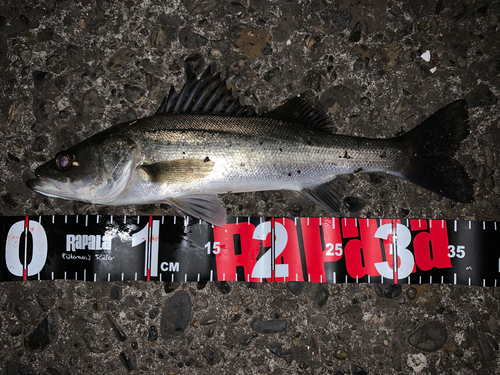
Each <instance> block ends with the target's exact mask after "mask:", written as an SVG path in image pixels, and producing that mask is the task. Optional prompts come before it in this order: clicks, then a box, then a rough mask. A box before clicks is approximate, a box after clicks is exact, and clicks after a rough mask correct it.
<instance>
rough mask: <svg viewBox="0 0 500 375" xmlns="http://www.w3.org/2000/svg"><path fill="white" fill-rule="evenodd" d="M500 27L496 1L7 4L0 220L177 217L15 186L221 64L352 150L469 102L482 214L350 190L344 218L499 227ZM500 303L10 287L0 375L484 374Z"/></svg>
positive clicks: (466, 158)
mask: <svg viewBox="0 0 500 375" xmlns="http://www.w3.org/2000/svg"><path fill="white" fill-rule="evenodd" d="M499 27H500V3H499V2H498V1H450V0H425V1H416V0H411V1H405V2H399V1H387V0H366V1H357V2H355V1H343V2H342V1H329V0H325V1H316V0H314V1H294V0H246V1H240V2H235V1H233V2H230V1H223V2H222V1H216V0H202V1H198V0H183V1H159V0H145V1H142V2H135V1H118V0H116V1H115V0H110V1H106V0H94V1H91V0H82V1H78V0H56V1H53V0H52V1H39V2H31V1H24V0H18V1H10V0H6V1H2V2H0V68H1V71H0V82H1V84H0V137H1V138H0V139H1V141H2V146H3V147H1V149H0V213H1V214H2V215H5V216H7V215H26V214H30V215H39V214H40V215H41V214H75V213H78V214H81V213H88V214H115V215H125V214H127V215H130V214H155V215H161V214H165V215H172V214H173V211H172V210H171V209H170V208H169V207H168V206H166V205H148V206H139V207H135V206H134V207H118V208H116V207H105V206H88V205H85V204H81V203H77V202H69V201H63V200H58V199H52V198H46V197H44V196H41V195H37V194H35V193H34V192H32V191H31V190H29V189H28V188H27V187H26V186H25V181H26V180H27V179H28V178H30V177H32V176H33V171H34V169H35V167H36V166H38V165H39V164H41V163H42V162H44V161H46V160H48V159H50V158H52V157H53V155H54V154H55V153H56V152H57V151H59V150H62V149H65V148H67V147H69V146H71V145H73V144H74V143H76V142H78V141H79V140H82V139H85V138H86V137H88V136H90V135H92V134H94V133H95V132H97V131H99V130H102V129H105V128H107V127H108V126H110V125H111V124H114V123H118V122H122V121H127V120H134V119H137V118H140V117H144V116H147V115H150V114H152V113H154V112H155V111H156V109H157V107H158V106H159V105H160V103H161V100H162V98H163V96H164V95H165V93H166V92H167V90H168V88H169V86H170V85H171V84H173V85H175V87H177V88H180V87H181V86H182V85H183V83H184V82H185V80H186V76H187V75H189V74H191V73H193V72H196V73H198V74H199V73H201V72H202V71H203V70H204V69H205V68H206V66H207V65H208V64H210V63H212V64H214V66H215V67H216V69H217V70H220V71H221V72H222V76H223V77H225V78H226V79H227V83H228V85H229V86H230V87H233V88H234V89H235V90H236V92H237V93H238V95H239V96H240V99H241V101H242V102H243V103H245V104H249V105H253V106H255V107H256V108H257V109H258V110H259V111H261V112H262V111H266V110H269V109H272V108H273V107H275V106H276V105H278V104H280V103H282V102H283V101H284V100H286V99H287V98H289V97H291V96H293V95H295V94H297V93H299V92H302V91H305V90H308V89H312V90H314V91H316V92H317V94H318V96H319V98H320V101H321V103H322V104H323V105H324V106H325V107H326V108H328V111H329V112H330V114H331V117H332V121H333V130H334V131H335V132H337V133H342V134H349V135H359V136H361V135H362V136H368V137H389V136H393V135H396V134H400V133H401V132H403V131H407V130H409V129H411V128H413V127H414V126H415V125H417V124H418V123H420V122H421V121H422V120H424V119H425V118H426V117H427V116H429V115H430V114H432V113H433V112H435V111H436V110H437V109H439V108H441V107H443V106H444V105H446V104H448V103H450V102H451V101H453V100H456V99H460V98H465V99H466V100H467V102H468V105H469V116H470V124H471V135H470V136H469V137H468V138H467V139H466V140H465V141H464V142H463V143H462V145H461V147H460V148H459V149H458V150H457V157H458V159H459V160H460V161H461V163H462V164H464V165H465V167H466V170H467V171H468V173H469V174H470V175H471V177H472V178H473V179H474V180H475V181H476V182H475V201H474V203H471V204H462V203H455V202H452V201H450V200H447V199H444V198H440V197H437V196H436V195H434V194H432V193H430V192H428V191H425V190H423V189H421V188H418V187H416V186H415V185H413V184H411V183H409V182H406V181H403V180H401V179H397V178H395V177H391V176H387V175H382V174H368V175H363V174H358V175H356V176H354V177H353V178H352V179H351V181H350V182H349V184H348V194H347V196H346V199H345V202H344V203H345V216H347V217H369V218H375V217H398V218H433V219H468V220H496V221H500V199H498V197H499V189H500V175H499V168H498V166H499V152H498V151H499V149H500V148H499V147H500V146H499V144H500V126H499V123H498V119H499V117H500V106H499V105H498V98H497V97H498V96H499V95H500V92H499V89H498V88H499V87H500V85H499V83H500V59H499V56H500V32H499ZM426 51H429V53H428V54H427V53H426ZM424 57H425V58H424ZM223 200H224V202H225V203H226V204H227V208H228V215H230V216H263V215H266V216H278V217H281V216H288V217H294V216H328V213H326V212H325V211H323V210H321V209H320V208H319V207H318V206H315V205H314V204H313V203H311V202H310V201H308V200H307V199H306V198H303V197H302V196H300V195H299V194H297V193H293V192H282V191H280V192H258V193H245V194H227V195H225V196H223ZM499 304H500V291H499V290H498V289H496V288H495V289H493V288H479V287H463V286H450V285H428V284H425V285H414V286H391V285H376V286H375V285H364V284H355V285H321V284H313V283H305V284H303V283H288V284H284V283H276V284H272V285H271V284H263V285H260V284H249V283H243V282H240V283H208V284H204V283H198V284H196V283H174V284H171V283H156V282H150V283H143V282H126V283H85V282H74V281H55V282H28V283H24V282H19V283H4V284H1V285H0V339H1V342H2V345H0V365H1V367H0V368H1V370H0V371H4V373H6V374H9V375H13V374H52V375H59V374H87V373H106V374H124V373H155V374H160V373H161V374H216V373H237V374H273V375H280V374H285V373H288V374H328V373H329V374H335V375H340V374H355V375H362V374H414V373H417V374H494V373H498V371H499V370H498V369H499V368H500V359H499V358H498V342H499V340H500V325H499V321H498V318H499V314H500V312H499Z"/></svg>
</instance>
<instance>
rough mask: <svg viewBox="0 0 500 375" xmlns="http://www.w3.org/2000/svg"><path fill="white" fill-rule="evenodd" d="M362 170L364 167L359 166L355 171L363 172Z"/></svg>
mask: <svg viewBox="0 0 500 375" xmlns="http://www.w3.org/2000/svg"><path fill="white" fill-rule="evenodd" d="M362 170H363V168H361V167H359V168H358V169H356V170H355V171H354V173H359V172H361V171H362Z"/></svg>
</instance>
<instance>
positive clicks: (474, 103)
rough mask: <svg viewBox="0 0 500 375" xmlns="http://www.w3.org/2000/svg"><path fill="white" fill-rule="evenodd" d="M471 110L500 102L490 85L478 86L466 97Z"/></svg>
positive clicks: (482, 84)
mask: <svg viewBox="0 0 500 375" xmlns="http://www.w3.org/2000/svg"><path fill="white" fill-rule="evenodd" d="M465 100H466V101H467V105H468V106H469V108H475V107H484V106H487V105H493V104H496V103H497V102H498V98H497V97H496V96H495V94H493V93H492V92H491V90H490V88H489V87H488V85H486V84H484V83H481V84H479V85H477V87H476V88H474V89H473V90H472V91H471V92H470V93H469V94H468V95H467V96H466V97H465Z"/></svg>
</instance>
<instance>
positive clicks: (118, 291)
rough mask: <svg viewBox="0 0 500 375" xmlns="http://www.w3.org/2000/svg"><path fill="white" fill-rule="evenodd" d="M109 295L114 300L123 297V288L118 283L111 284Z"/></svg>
mask: <svg viewBox="0 0 500 375" xmlns="http://www.w3.org/2000/svg"><path fill="white" fill-rule="evenodd" d="M109 297H110V298H111V299H114V300H118V301H119V300H121V299H122V297H123V290H122V288H121V287H119V286H118V285H113V286H112V287H111V290H110V291H109Z"/></svg>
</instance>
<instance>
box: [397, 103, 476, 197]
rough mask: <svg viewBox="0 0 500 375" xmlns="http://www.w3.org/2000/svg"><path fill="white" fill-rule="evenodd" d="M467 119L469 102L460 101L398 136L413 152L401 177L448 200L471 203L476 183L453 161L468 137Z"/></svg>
mask: <svg viewBox="0 0 500 375" xmlns="http://www.w3.org/2000/svg"><path fill="white" fill-rule="evenodd" d="M467 120H468V113H467V107H466V102H465V100H457V101H455V102H453V103H450V104H448V105H447V106H446V107H443V108H441V109H440V110H438V111H437V112H436V113H434V114H433V115H432V116H430V117H429V118H428V119H427V120H425V121H424V122H422V123H421V124H420V125H418V126H417V127H415V128H414V129H412V130H410V131H409V132H408V133H406V134H403V135H402V136H401V137H399V140H400V141H402V142H403V144H404V145H405V147H407V148H408V149H409V150H410V151H411V156H410V158H409V161H408V163H405V164H406V166H405V168H404V170H403V171H402V172H400V173H401V175H400V176H401V177H404V178H406V179H408V180H410V181H411V182H413V183H415V184H417V185H419V186H422V187H423V188H425V189H428V190H430V191H432V192H434V193H436V194H439V195H442V196H444V197H446V198H450V199H453V200H455V201H458V202H464V203H466V202H472V201H473V195H474V187H473V182H472V180H471V179H470V178H469V176H468V175H467V173H466V172H465V169H464V167H463V166H462V165H460V164H459V163H458V161H457V160H456V159H455V158H454V155H455V152H456V151H457V149H458V147H459V145H460V142H461V141H462V140H463V139H464V138H465V137H467V135H468V134H469V125H468V121H467Z"/></svg>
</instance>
